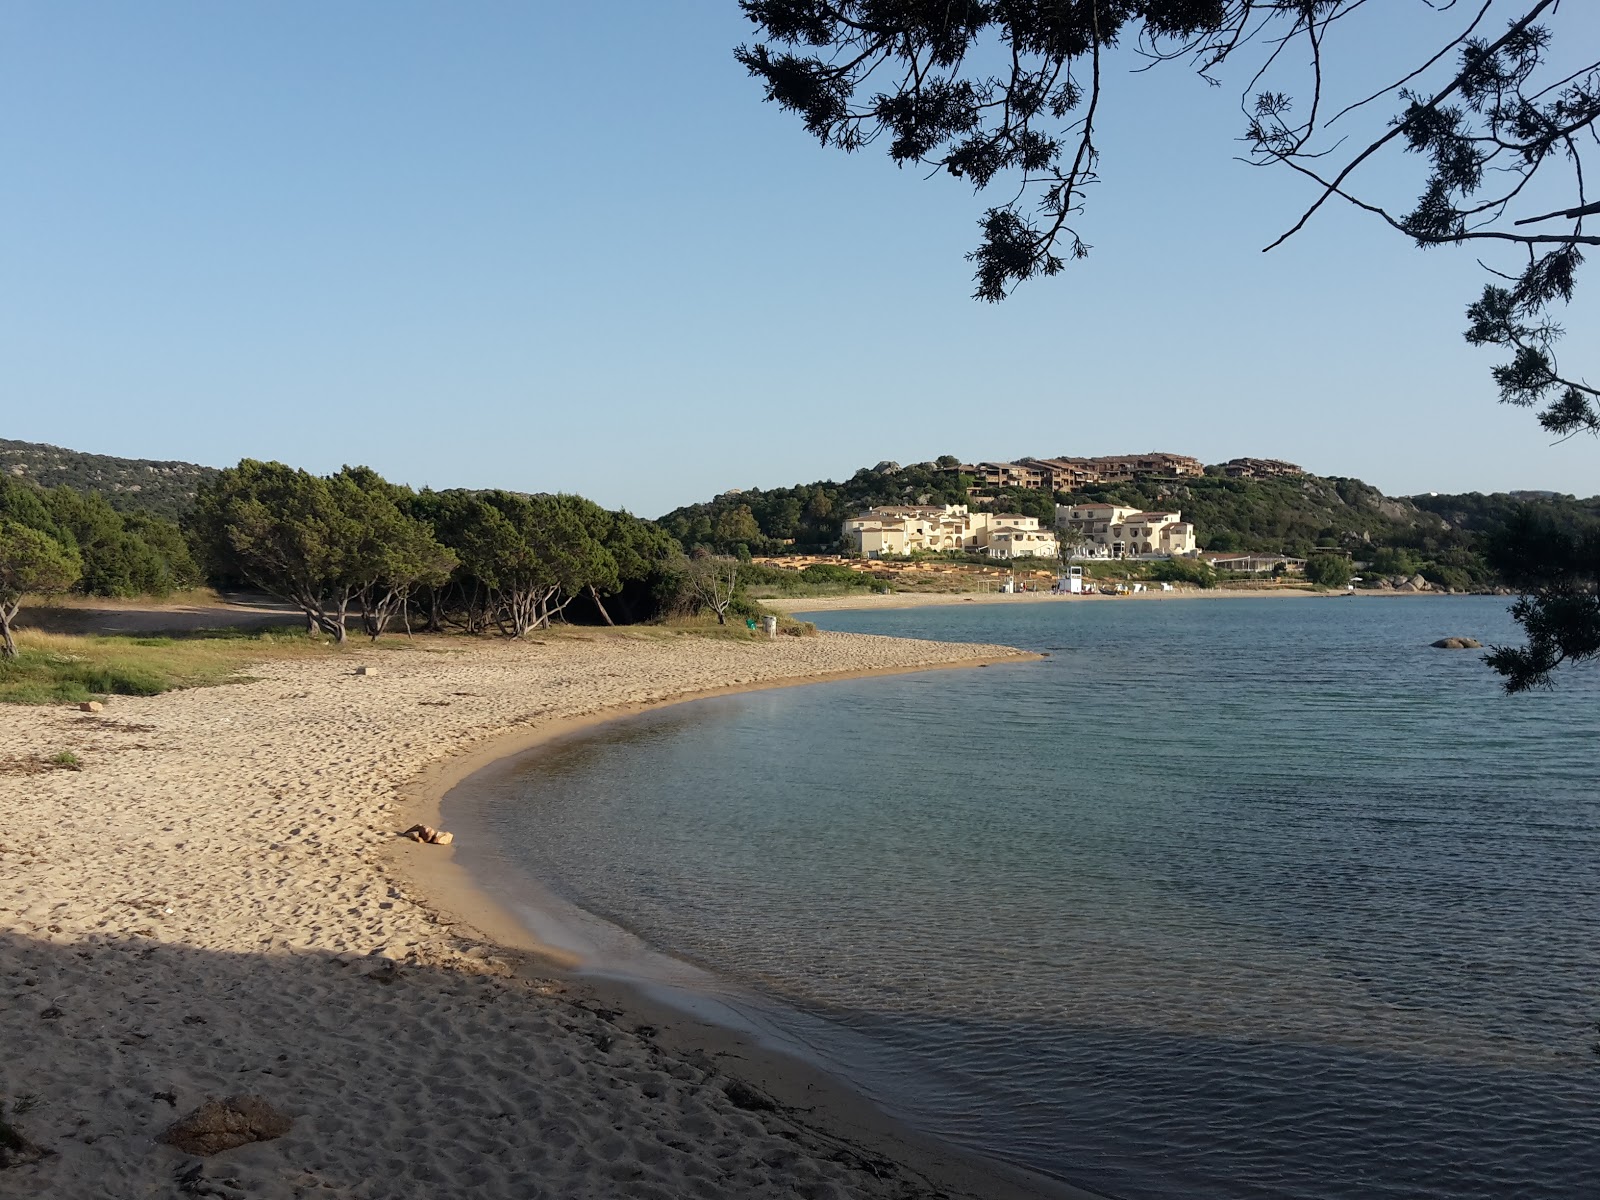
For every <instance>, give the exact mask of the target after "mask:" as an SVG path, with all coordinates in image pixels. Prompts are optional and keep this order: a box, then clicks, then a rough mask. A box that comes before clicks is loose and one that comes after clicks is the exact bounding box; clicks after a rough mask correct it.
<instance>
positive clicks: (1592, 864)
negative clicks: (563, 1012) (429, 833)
mask: <svg viewBox="0 0 1600 1200" xmlns="http://www.w3.org/2000/svg"><path fill="white" fill-rule="evenodd" d="M1504 608H1505V602H1504V601H1501V600H1494V599H1488V598H1476V597H1460V598H1455V597H1443V598H1417V599H1382V600H1379V599H1373V600H1368V599H1329V600H1322V601H1300V602H1295V601H1281V600H1227V601H1192V602H1191V601H1164V602H1140V601H1124V602H1116V603H1106V602H1099V603H1094V602H1088V603H1086V602H1074V601H1061V602H1059V603H1043V604H1026V605H1023V604H1019V605H1018V606H1017V607H1015V608H1007V607H1002V606H996V605H983V606H980V605H971V606H959V607H949V608H935V609H921V610H900V611H893V612H875V613H832V614H826V615H823V616H820V617H819V618H818V623H819V624H820V625H822V626H823V627H825V628H829V629H843V630H854V631H861V632H871V633H887V634H904V635H914V636H918V637H934V638H947V639H952V640H970V641H985V642H994V641H998V642H1005V643H1009V644H1012V645H1017V646H1023V647H1027V648H1030V649H1036V650H1043V651H1048V652H1049V654H1050V657H1049V658H1047V659H1045V660H1044V661H1041V662H1037V663H1026V664H1007V665H1000V666H995V667H990V668H985V669H974V670H965V671H941V672H930V673H926V674H920V675H908V676H899V677H889V678H876V679H864V680H856V681H850V682H841V683H836V684H823V685H817V686H814V687H807V688H793V689H786V690H781V691H772V692H758V693H750V694H746V695H740V696H733V697H725V698H720V699H717V700H712V701H704V702H700V703H696V704H693V705H686V706H680V707H678V708H674V709H668V710H663V711H661V712H658V713H655V714H650V715H647V716H644V717H641V718H638V719H634V720H630V721H628V722H625V723H622V724H619V725H616V726H612V727H609V728H606V729H603V730H601V731H598V732H596V733H594V734H592V735H589V736H586V737H583V738H580V739H576V740H573V741H569V742H566V743H563V744H558V745H556V746H554V747H551V748H548V749H547V750H545V751H544V752H542V753H539V754H537V755H535V756H533V757H530V758H528V759H527V760H525V761H523V762H521V763H519V764H517V765H516V769H515V773H514V780H513V787H512V788H511V790H510V793H509V798H502V799H500V800H498V801H496V802H495V803H494V804H492V805H488V806H486V807H485V808H484V810H483V811H482V812H481V813H479V814H478V816H477V817H476V818H474V819H477V820H481V821H482V822H484V823H486V824H487V825H488V826H489V828H490V832H492V835H493V838H494V839H495V841H496V842H498V844H499V846H500V854H501V856H502V857H503V859H504V860H505V861H508V862H511V863H512V864H514V865H515V866H516V867H517V868H518V869H519V870H522V871H525V872H527V873H529V874H531V875H532V876H535V877H537V878H539V879H541V880H543V881H544V882H545V883H546V884H547V885H548V886H549V887H550V888H551V889H553V890H554V891H555V892H556V893H558V894H559V895H561V896H563V897H565V898H567V899H569V900H570V901H572V902H574V903H575V904H577V905H579V906H581V907H582V908H583V909H585V910H587V911H588V912H590V913H593V914H597V915H598V916H600V917H602V918H604V919H605V920H606V921H608V922H612V923H615V924H616V925H619V926H622V927H624V928H626V929H627V930H630V931H632V932H633V933H635V934H637V935H638V936H639V937H640V938H642V939H643V940H644V941H645V942H646V943H648V944H650V945H651V946H654V947H656V948H658V949H660V950H662V951H665V952H666V953H668V954H670V955H673V956H676V957H677V958H680V959H684V960H687V961H689V962H692V963H695V964H699V965H700V966H703V967H705V968H708V969H709V970H711V971H712V972H715V973H716V974H717V975H718V976H720V977H722V978H724V979H727V980H730V981H733V983H734V984H735V985H737V986H740V987H743V988H746V989H749V990H751V991H753V992H755V993H757V994H759V995H761V996H765V997H770V998H772V999H774V1000H776V1001H779V1002H781V1004H782V1005H783V1006H784V1007H785V1008H786V1009H787V1010H789V1011H792V1012H796V1013H802V1014H805V1020H804V1021H801V1020H800V1019H799V1018H796V1025H795V1027H796V1029H797V1030H799V1031H800V1032H799V1033H798V1034H797V1036H798V1037H799V1038H800V1039H801V1040H803V1041H804V1042H805V1043H806V1045H807V1046H808V1047H810V1049H811V1050H812V1051H813V1052H814V1053H816V1054H817V1055H818V1056H819V1057H822V1058H823V1059H825V1060H830V1059H831V1061H833V1062H834V1063H835V1065H837V1066H839V1067H840V1068H841V1069H843V1070H845V1071H846V1073H849V1074H852V1076H853V1077H854V1078H856V1079H857V1081H858V1082H859V1083H861V1085H862V1086H863V1087H865V1088H867V1090H869V1091H871V1092H872V1093H873V1094H874V1095H875V1096H877V1097H878V1098H879V1099H880V1100H882V1101H883V1102H884V1103H885V1104H886V1105H887V1106H889V1107H891V1108H894V1109H896V1110H897V1111H900V1112H902V1113H904V1114H906V1115H907V1116H909V1117H910V1118H911V1119H912V1120H914V1121H916V1122H918V1123H920V1124H922V1125H924V1126H926V1127H928V1128H930V1129H933V1130H935V1131H937V1132H940V1133H942V1134H944V1135H946V1136H949V1137H951V1138H953V1139H955V1140H958V1141H960V1142H962V1143H964V1144H967V1145H970V1146H973V1147H976V1148H978V1149H981V1150H984V1151H987V1152H989V1153H992V1154H995V1155H997V1156H1000V1157H1004V1158H1007V1159H1009V1160H1012V1161H1016V1162H1020V1163H1024V1164H1026V1165H1029V1166H1032V1167H1034V1168H1037V1169H1040V1170H1043V1171H1047V1172H1049V1173H1052V1174H1055V1175H1058V1176H1061V1177H1064V1178H1067V1179H1070V1180H1072V1181H1074V1182H1077V1183H1080V1184H1083V1185H1086V1186H1088V1187H1091V1188H1094V1189H1097V1190H1100V1191H1103V1192H1105V1193H1107V1194H1109V1195H1113V1196H1119V1197H1155V1196H1163V1197H1177V1196H1182V1197H1218V1198H1221V1197H1269V1196H1270V1197H1319V1198H1320V1197H1350V1198H1355V1197H1363V1198H1366V1197H1395V1198H1399V1197H1407V1198H1412V1197H1451V1198H1466V1197H1497V1198H1498V1197H1506V1196H1513V1195H1514V1196H1519V1197H1532V1196H1541V1197H1569V1196H1570V1197H1593V1196H1596V1195H1600V1053H1597V1050H1596V1042H1597V1038H1600V1035H1597V1029H1596V1021H1597V1019H1600V979H1597V967H1600V869H1597V865H1596V864H1597V859H1600V788H1597V785H1596V775H1597V769H1600V740H1597V737H1596V735H1597V733H1600V707H1597V704H1596V701H1597V699H1600V671H1591V672H1588V673H1587V674H1585V673H1581V672H1580V673H1576V674H1574V675H1573V676H1572V677H1571V682H1570V683H1569V684H1568V685H1567V686H1565V687H1564V688H1563V689H1562V690H1559V691H1557V692H1555V693H1546V694H1539V695H1533V696H1523V697H1514V698H1508V697H1505V696H1503V695H1502V694H1500V692H1499V691H1498V689H1497V685H1496V682H1495V678H1494V677H1493V676H1492V675H1491V674H1490V673H1489V672H1488V671H1487V669H1486V668H1485V667H1484V666H1483V665H1482V662H1481V661H1480V658H1479V656H1478V655H1476V654H1472V653H1462V652H1446V651H1438V650H1432V649H1430V648H1428V645H1427V644H1428V642H1430V641H1432V640H1433V639H1434V638H1437V637H1440V636H1444V635H1448V634H1465V635H1470V636H1475V637H1478V638H1480V639H1481V640H1483V641H1484V642H1486V643H1489V642H1495V641H1509V640H1512V639H1513V638H1514V637H1515V630H1514V627H1513V626H1512V625H1511V623H1510V621H1509V619H1508V618H1507V617H1506V615H1505V612H1504Z"/></svg>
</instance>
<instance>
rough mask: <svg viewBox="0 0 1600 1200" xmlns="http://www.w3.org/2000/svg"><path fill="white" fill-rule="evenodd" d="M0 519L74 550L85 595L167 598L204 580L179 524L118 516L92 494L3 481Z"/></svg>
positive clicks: (79, 584) (133, 515) (139, 515)
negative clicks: (19, 525)
mask: <svg viewBox="0 0 1600 1200" xmlns="http://www.w3.org/2000/svg"><path fill="white" fill-rule="evenodd" d="M0 517H4V518H9V519H11V520H13V521H16V522H18V523H19V524H22V525H26V526H27V527H28V528H30V529H35V530H37V531H39V532H40V533H42V534H44V535H45V536H47V537H49V538H51V539H52V540H54V541H56V542H59V543H60V544H61V545H62V546H64V547H66V549H68V550H69V551H71V552H72V553H73V555H74V556H75V557H76V559H77V561H78V563H79V570H78V572H77V578H76V579H75V581H74V583H73V587H74V589H75V590H76V591H78V592H80V593H82V594H84V595H90V596H163V595H166V594H168V593H169V592H173V591H176V590H179V589H182V588H189V587H195V586H196V585H198V584H199V583H200V581H201V572H200V568H199V566H198V564H196V562H195V560H194V558H193V556H192V555H191V554H190V551H189V546H188V542H187V541H186V540H185V538H184V536H183V534H182V532H181V531H180V530H179V528H178V526H177V525H175V524H173V523H172V522H171V521H169V520H166V519H165V518H162V517H156V516H152V515H150V514H148V513H142V512H134V513H121V512H118V511H117V510H116V509H114V508H112V507H111V505H110V504H109V503H108V502H107V500H106V498H105V497H104V496H102V495H99V494H97V493H94V492H79V491H77V490H76V489H74V488H70V487H65V486H62V487H49V488H47V487H40V486H38V485H37V484H34V483H31V482H29V481H28V480H26V479H22V478H12V477H4V476H0Z"/></svg>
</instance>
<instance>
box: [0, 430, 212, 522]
mask: <svg viewBox="0 0 1600 1200" xmlns="http://www.w3.org/2000/svg"><path fill="white" fill-rule="evenodd" d="M216 471H217V469H216V468H215V467H202V466H199V465H198V464H196V463H188V462H176V461H157V460H154V459H148V458H116V457H114V456H112V455H109V454H85V453H83V452H82V451H80V450H67V449H64V448H62V447H61V446H48V445H45V444H44V443H43V442H17V441H11V440H8V439H6V438H0V474H3V475H9V476H12V477H13V478H19V479H28V480H31V481H32V482H34V483H37V484H39V485H41V486H42V487H59V486H61V485H62V484H65V485H66V486H68V487H71V488H75V489H77V490H78V491H81V492H97V493H99V494H100V495H102V496H104V497H105V498H106V499H107V500H108V501H109V502H110V503H111V506H112V507H113V508H116V509H117V510H119V511H121V512H144V513H151V514H154V515H156V516H162V517H168V518H172V519H176V518H177V517H179V516H181V515H182V513H183V512H184V510H186V509H187V508H188V507H189V505H190V504H191V503H193V501H194V493H195V488H196V487H197V486H198V485H199V483H200V481H201V480H203V479H207V478H209V477H210V476H212V475H215V474H216Z"/></svg>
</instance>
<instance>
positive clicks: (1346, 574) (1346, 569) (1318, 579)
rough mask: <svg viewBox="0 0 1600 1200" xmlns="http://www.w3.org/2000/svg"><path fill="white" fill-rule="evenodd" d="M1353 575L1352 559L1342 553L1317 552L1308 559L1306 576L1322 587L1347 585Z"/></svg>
mask: <svg viewBox="0 0 1600 1200" xmlns="http://www.w3.org/2000/svg"><path fill="white" fill-rule="evenodd" d="M1351 575H1352V571H1351V568H1350V560H1349V559H1347V558H1345V557H1344V556H1343V555H1341V554H1315V555H1312V556H1311V557H1310V558H1308V559H1307V560H1306V578H1307V579H1309V580H1310V581H1311V582H1312V583H1315V584H1317V585H1319V586H1321V587H1331V588H1342V587H1346V586H1348V585H1349V583H1350V579H1351Z"/></svg>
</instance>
